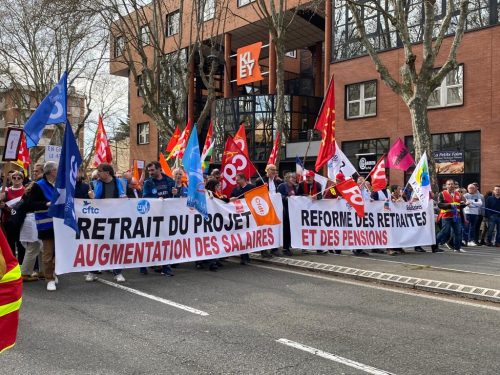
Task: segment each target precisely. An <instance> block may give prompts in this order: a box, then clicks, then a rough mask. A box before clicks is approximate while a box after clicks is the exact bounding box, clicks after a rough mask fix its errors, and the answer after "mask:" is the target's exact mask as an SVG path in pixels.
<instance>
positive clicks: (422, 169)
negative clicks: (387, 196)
mask: <svg viewBox="0 0 500 375" xmlns="http://www.w3.org/2000/svg"><path fill="white" fill-rule="evenodd" d="M408 183H409V184H410V185H411V187H412V188H413V193H414V194H415V195H416V196H417V197H418V199H419V200H420V202H421V203H422V205H423V206H424V207H427V205H428V204H429V195H430V192H431V179H430V176H429V165H428V164H427V154H426V153H425V152H424V153H423V154H422V157H421V158H420V160H419V161H418V164H417V166H416V167H415V170H414V171H413V173H412V174H411V176H410V179H409V180H408Z"/></svg>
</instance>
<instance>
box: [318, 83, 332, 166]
mask: <svg viewBox="0 0 500 375" xmlns="http://www.w3.org/2000/svg"><path fill="white" fill-rule="evenodd" d="M334 87H335V84H334V82H333V77H332V79H331V80H330V85H329V86H328V92H327V93H326V96H325V99H324V100H323V104H322V106H321V110H320V112H319V116H318V119H317V120H316V125H315V126H314V129H315V130H317V131H319V132H320V133H321V144H320V146H319V151H318V158H317V159H316V164H315V166H314V167H315V169H316V172H318V171H319V169H320V168H321V167H322V166H323V165H325V164H326V163H328V160H330V159H331V158H332V157H333V155H335V88H334Z"/></svg>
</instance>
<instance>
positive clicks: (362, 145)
mask: <svg viewBox="0 0 500 375" xmlns="http://www.w3.org/2000/svg"><path fill="white" fill-rule="evenodd" d="M388 150H389V138H378V139H365V140H361V141H349V142H342V151H343V152H344V154H345V156H347V158H348V159H349V161H350V162H351V163H352V165H354V166H355V167H356V169H357V170H358V173H359V174H361V175H367V174H368V173H369V172H370V171H371V169H372V168H373V167H374V166H375V164H376V163H377V160H379V159H380V157H381V156H382V155H384V154H385V153H387V151H388ZM386 171H387V173H389V171H388V170H386Z"/></svg>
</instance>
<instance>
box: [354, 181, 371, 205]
mask: <svg viewBox="0 0 500 375" xmlns="http://www.w3.org/2000/svg"><path fill="white" fill-rule="evenodd" d="M356 182H357V183H358V186H359V189H360V190H361V195H362V196H363V199H364V200H365V202H370V201H372V197H371V195H372V189H371V184H370V181H366V180H365V178H364V177H363V176H359V177H358V179H357V180H356Z"/></svg>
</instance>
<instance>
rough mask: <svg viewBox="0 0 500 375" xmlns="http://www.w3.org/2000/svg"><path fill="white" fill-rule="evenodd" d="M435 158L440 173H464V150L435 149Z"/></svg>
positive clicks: (437, 170)
mask: <svg viewBox="0 0 500 375" xmlns="http://www.w3.org/2000/svg"><path fill="white" fill-rule="evenodd" d="M434 160H435V161H436V172H437V173H438V174H462V173H464V153H463V151H434Z"/></svg>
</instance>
